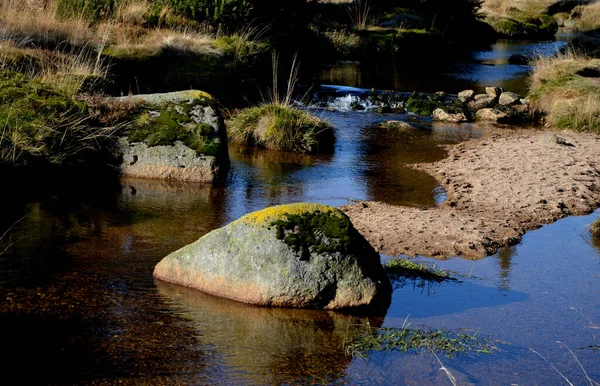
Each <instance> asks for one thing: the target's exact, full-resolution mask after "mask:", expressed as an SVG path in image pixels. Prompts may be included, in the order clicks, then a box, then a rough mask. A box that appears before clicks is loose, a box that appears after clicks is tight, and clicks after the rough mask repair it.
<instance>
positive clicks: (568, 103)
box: [529, 53, 600, 133]
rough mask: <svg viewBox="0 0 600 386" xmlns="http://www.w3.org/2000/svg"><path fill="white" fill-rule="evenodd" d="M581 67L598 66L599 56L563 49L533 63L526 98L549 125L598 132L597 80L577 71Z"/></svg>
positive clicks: (599, 96) (599, 91) (599, 87)
mask: <svg viewBox="0 0 600 386" xmlns="http://www.w3.org/2000/svg"><path fill="white" fill-rule="evenodd" d="M584 68H597V69H600V59H588V58H586V57H584V56H582V55H578V54H573V53H565V54H560V55H557V56H555V57H549V58H540V59H539V60H538V61H537V62H536V63H535V65H534V70H533V73H532V76H531V78H530V93H529V98H530V100H531V102H532V105H533V107H534V108H535V109H536V110H538V111H541V112H543V113H545V114H546V122H547V124H548V125H549V126H551V127H556V128H560V129H571V130H577V131H589V132H596V133H600V82H599V81H598V79H597V78H586V77H583V76H580V75H577V72H578V71H580V70H583V69H584Z"/></svg>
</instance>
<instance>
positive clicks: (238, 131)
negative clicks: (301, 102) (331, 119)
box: [228, 104, 335, 153]
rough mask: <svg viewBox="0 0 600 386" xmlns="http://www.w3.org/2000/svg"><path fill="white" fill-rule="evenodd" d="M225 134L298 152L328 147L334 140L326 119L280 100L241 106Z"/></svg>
mask: <svg viewBox="0 0 600 386" xmlns="http://www.w3.org/2000/svg"><path fill="white" fill-rule="evenodd" d="M228 135H229V138H230V139H231V140H232V141H234V142H238V143H243V144H247V145H256V146H260V147H265V148H268V149H275V150H283V151H294V152H299V153H315V152H327V151H331V150H332V149H333V144H334V141H335V136H334V133H333V129H332V128H331V126H330V125H329V123H327V122H325V121H323V120H321V119H319V118H317V117H314V116H312V115H310V114H309V113H307V112H306V111H302V110H299V109H296V108H293V107H291V106H285V105H281V104H263V105H261V106H258V107H252V108H248V109H245V110H242V111H241V112H240V113H239V114H238V115H237V116H235V117H233V118H232V119H231V121H230V124H229V126H228Z"/></svg>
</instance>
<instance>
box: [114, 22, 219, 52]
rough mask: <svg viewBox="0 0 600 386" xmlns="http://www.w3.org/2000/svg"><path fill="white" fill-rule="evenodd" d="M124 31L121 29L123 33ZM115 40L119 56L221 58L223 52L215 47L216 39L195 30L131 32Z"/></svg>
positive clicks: (115, 49)
mask: <svg viewBox="0 0 600 386" xmlns="http://www.w3.org/2000/svg"><path fill="white" fill-rule="evenodd" d="M123 30H124V29H121V32H123ZM129 32H133V33H128V34H124V33H121V34H119V35H118V37H116V38H115V40H114V42H115V44H114V45H113V46H112V50H113V52H118V53H119V54H118V55H119V56H122V55H126V53H127V52H129V53H132V54H133V53H135V54H136V55H137V54H139V53H143V54H144V55H159V54H162V53H164V52H166V51H168V52H173V53H176V54H178V55H185V54H196V55H212V56H219V55H221V54H222V51H221V50H220V49H219V48H217V47H215V38H214V37H212V36H210V35H207V34H204V33H201V32H197V31H194V30H181V31H176V30H171V29H163V28H157V29H152V30H142V31H139V30H129Z"/></svg>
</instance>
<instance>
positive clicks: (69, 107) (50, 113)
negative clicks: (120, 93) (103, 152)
mask: <svg viewBox="0 0 600 386" xmlns="http://www.w3.org/2000/svg"><path fill="white" fill-rule="evenodd" d="M88 119H89V114H88V109H87V105H86V104H85V103H83V102H80V101H77V100H75V99H73V98H70V97H68V96H66V95H64V94H62V93H61V92H59V91H57V90H54V89H52V88H50V87H49V86H47V85H44V84H43V83H41V82H38V81H35V80H33V79H31V78H28V77H26V76H25V75H23V74H19V73H16V72H11V71H0V163H3V164H8V165H16V166H25V165H30V164H33V163H49V164H56V165H63V164H69V163H77V162H79V161H83V160H84V159H85V155H86V154H88V153H89V152H90V151H95V150H98V149H99V148H100V144H101V142H102V141H101V140H102V139H105V138H106V136H108V135H110V132H109V131H110V130H108V129H98V128H91V127H89V126H88V125H87V124H86V121H87V120H88Z"/></svg>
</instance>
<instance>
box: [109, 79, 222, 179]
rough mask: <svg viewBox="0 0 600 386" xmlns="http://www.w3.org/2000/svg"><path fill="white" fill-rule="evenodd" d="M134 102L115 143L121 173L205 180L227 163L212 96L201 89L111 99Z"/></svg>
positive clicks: (220, 128)
mask: <svg viewBox="0 0 600 386" xmlns="http://www.w3.org/2000/svg"><path fill="white" fill-rule="evenodd" d="M113 102H116V103H129V104H134V105H135V106H136V107H135V109H134V114H133V115H134V116H133V117H132V119H131V120H132V122H131V123H130V124H129V125H127V129H126V130H125V131H124V133H125V135H124V136H123V137H122V138H120V140H119V142H118V151H119V153H120V154H121V159H122V162H121V164H120V165H119V169H120V172H121V174H123V175H126V176H132V177H141V178H159V179H174V180H182V181H191V182H211V181H213V180H215V179H216V178H218V176H219V175H221V174H223V172H225V171H226V170H227V168H228V166H229V158H228V155H227V135H226V132H225V125H224V123H223V118H222V117H221V115H220V113H219V111H218V109H217V107H216V103H215V101H214V99H213V98H212V97H211V96H210V95H209V94H207V93H204V92H202V91H195V90H190V91H180V92H171V93H164V94H146V95H134V96H127V97H121V98H114V99H113Z"/></svg>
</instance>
